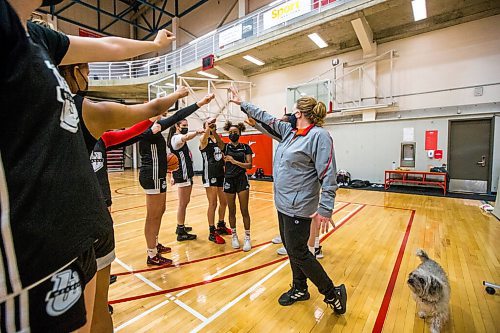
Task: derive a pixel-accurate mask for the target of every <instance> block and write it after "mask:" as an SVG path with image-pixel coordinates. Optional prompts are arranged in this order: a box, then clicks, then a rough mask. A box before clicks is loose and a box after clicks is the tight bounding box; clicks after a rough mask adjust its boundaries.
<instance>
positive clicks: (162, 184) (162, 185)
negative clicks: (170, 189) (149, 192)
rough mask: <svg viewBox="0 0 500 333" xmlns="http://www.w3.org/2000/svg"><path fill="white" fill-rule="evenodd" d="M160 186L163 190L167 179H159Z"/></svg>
mask: <svg viewBox="0 0 500 333" xmlns="http://www.w3.org/2000/svg"><path fill="white" fill-rule="evenodd" d="M161 188H162V189H163V190H164V189H166V188H167V181H166V180H165V179H164V180H162V181H161Z"/></svg>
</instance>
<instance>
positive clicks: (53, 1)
mask: <svg viewBox="0 0 500 333" xmlns="http://www.w3.org/2000/svg"><path fill="white" fill-rule="evenodd" d="M61 2H63V0H43V2H42V7H45V6H50V5H57V4H58V3H61Z"/></svg>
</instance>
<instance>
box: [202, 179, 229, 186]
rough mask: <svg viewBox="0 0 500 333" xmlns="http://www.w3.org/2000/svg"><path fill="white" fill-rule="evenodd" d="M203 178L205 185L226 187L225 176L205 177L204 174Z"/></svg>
mask: <svg viewBox="0 0 500 333" xmlns="http://www.w3.org/2000/svg"><path fill="white" fill-rule="evenodd" d="M201 178H202V180H203V187H211V186H214V187H224V176H220V177H212V178H209V179H205V176H202V177H201Z"/></svg>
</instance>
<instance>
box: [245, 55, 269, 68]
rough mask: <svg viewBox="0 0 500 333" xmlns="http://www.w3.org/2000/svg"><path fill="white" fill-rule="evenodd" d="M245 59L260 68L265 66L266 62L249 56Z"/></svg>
mask: <svg viewBox="0 0 500 333" xmlns="http://www.w3.org/2000/svg"><path fill="white" fill-rule="evenodd" d="M243 59H245V60H248V61H250V62H253V63H254V64H256V65H259V66H262V65H264V62H263V61H262V60H259V59H257V58H254V57H252V56H251V55H248V54H247V55H246V56H244V57H243Z"/></svg>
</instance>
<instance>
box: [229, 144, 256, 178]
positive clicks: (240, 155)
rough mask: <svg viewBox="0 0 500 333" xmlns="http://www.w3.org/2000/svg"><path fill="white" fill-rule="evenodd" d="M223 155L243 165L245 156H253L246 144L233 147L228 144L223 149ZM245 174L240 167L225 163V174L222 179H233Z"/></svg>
mask: <svg viewBox="0 0 500 333" xmlns="http://www.w3.org/2000/svg"><path fill="white" fill-rule="evenodd" d="M224 154H225V155H227V156H232V157H233V158H234V159H235V160H236V161H238V162H241V163H245V162H246V155H250V154H253V152H252V148H250V146H249V145H247V144H246V143H238V144H237V145H236V146H233V145H232V144H230V143H226V146H225V147H224ZM246 172H247V170H246V169H243V168H242V167H240V166H237V165H235V164H233V163H230V162H226V173H225V174H224V177H226V178H234V177H237V176H239V175H242V174H245V173H246Z"/></svg>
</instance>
